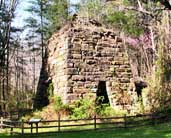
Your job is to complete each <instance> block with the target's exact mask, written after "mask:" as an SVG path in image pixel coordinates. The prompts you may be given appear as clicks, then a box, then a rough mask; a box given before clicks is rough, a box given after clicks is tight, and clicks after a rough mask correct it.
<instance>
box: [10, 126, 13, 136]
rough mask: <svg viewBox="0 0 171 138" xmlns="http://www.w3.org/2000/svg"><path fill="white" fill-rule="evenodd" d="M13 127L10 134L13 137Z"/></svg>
mask: <svg viewBox="0 0 171 138" xmlns="http://www.w3.org/2000/svg"><path fill="white" fill-rule="evenodd" d="M13 129H14V128H13V127H12V126H11V131H10V134H11V135H13Z"/></svg>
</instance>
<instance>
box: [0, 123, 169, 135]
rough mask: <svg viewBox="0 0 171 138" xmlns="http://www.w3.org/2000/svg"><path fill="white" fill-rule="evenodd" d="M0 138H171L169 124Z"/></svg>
mask: <svg viewBox="0 0 171 138" xmlns="http://www.w3.org/2000/svg"><path fill="white" fill-rule="evenodd" d="M0 138H171V124H169V123H166V124H162V125H156V126H145V127H139V128H132V129H113V130H105V131H100V130H98V131H84V132H72V133H71V132H70V133H69V132H67V133H55V134H39V135H27V136H18V135H17V136H9V135H8V134H3V133H1V134H0Z"/></svg>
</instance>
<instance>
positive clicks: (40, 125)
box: [0, 115, 171, 134]
mask: <svg viewBox="0 0 171 138" xmlns="http://www.w3.org/2000/svg"><path fill="white" fill-rule="evenodd" d="M168 121H171V116H170V115H139V116H126V115H125V116H121V117H106V118H99V117H96V115H95V116H94V117H93V118H88V119H73V120H72V119H68V120H63V119H61V117H60V115H58V117H57V120H40V121H38V122H30V121H23V120H21V121H12V120H6V119H4V118H3V117H1V119H0V128H1V129H3V128H8V130H9V131H10V133H11V134H13V133H17V134H18V133H19V134H29V133H33V130H35V132H36V133H42V132H43V133H45V132H66V131H82V130H98V129H111V128H125V129H126V128H132V127H138V126H146V125H155V124H157V123H164V122H168ZM49 129H52V130H49ZM40 130H41V131H40Z"/></svg>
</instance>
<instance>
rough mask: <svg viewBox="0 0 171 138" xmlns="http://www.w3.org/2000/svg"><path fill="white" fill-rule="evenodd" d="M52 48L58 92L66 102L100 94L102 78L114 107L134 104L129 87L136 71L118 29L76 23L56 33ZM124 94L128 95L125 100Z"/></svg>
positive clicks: (52, 69) (51, 64)
mask: <svg viewBox="0 0 171 138" xmlns="http://www.w3.org/2000/svg"><path fill="white" fill-rule="evenodd" d="M48 48H49V58H48V63H49V72H50V76H51V77H52V83H53V85H54V92H55V94H56V95H59V96H61V97H62V99H63V101H64V102H65V103H70V102H72V101H74V100H77V99H79V98H80V97H84V96H85V95H87V94H88V93H93V94H94V96H96V92H97V87H98V84H99V82H100V81H105V82H106V86H107V93H108V97H109V100H110V104H111V105H112V106H113V107H114V106H122V105H121V104H120V103H122V104H126V105H128V104H129V105H130V104H132V103H133V99H132V98H131V96H130V95H132V94H133V91H131V90H129V88H130V84H131V83H130V80H131V78H132V73H131V68H130V64H129V60H128V55H127V52H126V47H125V45H124V43H123V42H122V39H120V38H119V37H117V35H116V34H115V33H114V31H112V30H108V29H104V28H103V27H96V26H90V27H87V26H83V25H82V26H80V25H79V26H77V25H75V26H72V27H68V28H66V29H65V30H62V31H60V32H59V33H57V34H55V35H54V36H53V37H52V38H51V39H50V43H49V46H48ZM118 95H120V96H118ZM123 95H126V96H125V97H127V98H125V99H123ZM119 98H120V99H119Z"/></svg>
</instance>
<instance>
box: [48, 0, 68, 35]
mask: <svg viewBox="0 0 171 138" xmlns="http://www.w3.org/2000/svg"><path fill="white" fill-rule="evenodd" d="M45 17H46V19H47V20H48V24H49V27H48V31H49V32H50V33H53V32H55V31H57V30H59V29H60V28H61V26H62V25H64V24H65V23H66V22H67V20H68V19H69V3H68V1H67V0H62V1H61V0H51V2H50V4H49V5H48V8H47V13H46V14H45Z"/></svg>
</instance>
